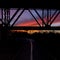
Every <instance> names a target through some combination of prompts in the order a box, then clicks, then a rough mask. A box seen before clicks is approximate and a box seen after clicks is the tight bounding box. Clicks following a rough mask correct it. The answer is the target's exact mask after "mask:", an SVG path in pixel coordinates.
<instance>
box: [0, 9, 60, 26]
mask: <svg viewBox="0 0 60 60" xmlns="http://www.w3.org/2000/svg"><path fill="white" fill-rule="evenodd" d="M21 11H22V9H21V10H20V11H19V12H18V14H17V15H16V16H15V17H14V19H13V20H12V21H11V22H10V25H12V24H13V22H14V21H15V19H16V18H17V16H18V15H19V14H20V13H21ZM30 11H31V12H32V13H33V15H34V16H35V17H36V19H37V20H38V22H39V23H40V24H42V22H41V19H39V17H38V15H37V14H36V13H35V11H34V10H30ZM15 12H16V10H14V9H12V10H10V18H11V17H12V16H13V14H14V13H15ZM37 12H38V13H39V14H40V16H41V17H42V10H41V9H37ZM54 12H55V10H51V16H52V15H53V14H54ZM46 16H47V11H46V10H44V21H46ZM0 18H1V10H0ZM14 26H38V24H37V23H36V21H35V20H34V18H33V17H32V15H31V14H30V13H29V12H28V10H25V11H24V12H23V14H22V15H21V17H20V18H19V19H18V21H17V22H16V23H15V24H14ZM51 26H60V15H59V16H58V17H57V18H56V19H55V21H54V23H53V24H52V25H51Z"/></svg>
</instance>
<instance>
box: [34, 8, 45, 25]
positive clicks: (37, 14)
mask: <svg viewBox="0 0 60 60" xmlns="http://www.w3.org/2000/svg"><path fill="white" fill-rule="evenodd" d="M34 11H35V12H36V14H37V15H38V16H39V18H40V19H41V21H42V22H43V24H45V22H44V20H43V18H41V16H40V15H39V13H38V12H37V11H36V9H34ZM45 25H46V24H45Z"/></svg>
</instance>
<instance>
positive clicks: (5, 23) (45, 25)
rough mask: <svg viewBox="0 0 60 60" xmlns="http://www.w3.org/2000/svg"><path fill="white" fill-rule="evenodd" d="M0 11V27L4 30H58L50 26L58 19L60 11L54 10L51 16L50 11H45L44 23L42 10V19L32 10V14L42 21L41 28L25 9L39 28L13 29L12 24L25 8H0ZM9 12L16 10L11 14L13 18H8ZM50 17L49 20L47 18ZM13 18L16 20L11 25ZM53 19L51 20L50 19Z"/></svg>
mask: <svg viewBox="0 0 60 60" xmlns="http://www.w3.org/2000/svg"><path fill="white" fill-rule="evenodd" d="M21 9H22V11H21V13H20V14H19V15H18V16H16V15H17V14H18V13H19V11H20V10H21ZM0 10H1V18H0V23H1V24H0V26H1V27H3V28H4V29H12V30H21V29H24V30H25V29H26V30H27V29H28V30H59V29H60V27H52V26H51V25H52V24H53V22H54V21H55V19H56V18H57V17H58V15H59V14H60V10H55V12H54V13H53V15H52V16H51V14H52V13H51V10H52V9H46V11H47V19H46V21H47V22H44V19H43V18H42V17H44V9H41V10H42V17H41V16H40V14H39V13H38V12H37V10H36V9H32V10H34V12H35V13H36V14H37V15H38V17H39V18H40V20H41V21H42V26H41V24H40V23H39V22H38V20H37V19H36V17H35V16H34V15H33V13H32V12H31V11H30V9H27V10H28V12H29V13H30V14H31V16H32V17H33V18H34V20H35V21H36V22H37V24H38V25H39V27H22V26H20V27H14V24H15V23H16V22H17V21H18V19H19V18H20V17H21V15H22V14H23V12H24V11H25V10H26V9H25V8H0ZM10 10H16V12H15V13H14V14H13V16H12V17H11V18H10V16H11V15H10ZM49 16H50V18H49ZM14 17H16V19H15V20H14V22H13V24H12V25H11V24H10V23H11V21H12V20H13V19H14ZM52 18H53V19H52Z"/></svg>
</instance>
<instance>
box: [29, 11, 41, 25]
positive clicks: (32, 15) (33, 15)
mask: <svg viewBox="0 0 60 60" xmlns="http://www.w3.org/2000/svg"><path fill="white" fill-rule="evenodd" d="M28 11H29V13H30V14H31V15H32V16H33V18H34V19H35V21H36V22H37V24H38V25H39V26H41V25H40V23H39V22H38V21H37V19H36V18H35V17H34V15H33V14H32V12H31V11H30V10H28Z"/></svg>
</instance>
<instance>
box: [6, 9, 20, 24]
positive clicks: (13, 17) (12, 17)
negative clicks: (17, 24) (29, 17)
mask: <svg viewBox="0 0 60 60" xmlns="http://www.w3.org/2000/svg"><path fill="white" fill-rule="evenodd" d="M19 10H20V8H18V9H17V11H16V12H15V13H14V15H13V16H12V17H11V19H10V20H9V21H8V24H9V23H10V22H11V21H12V19H13V18H14V17H15V16H16V15H17V13H18V12H19ZM8 24H7V25H8Z"/></svg>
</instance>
